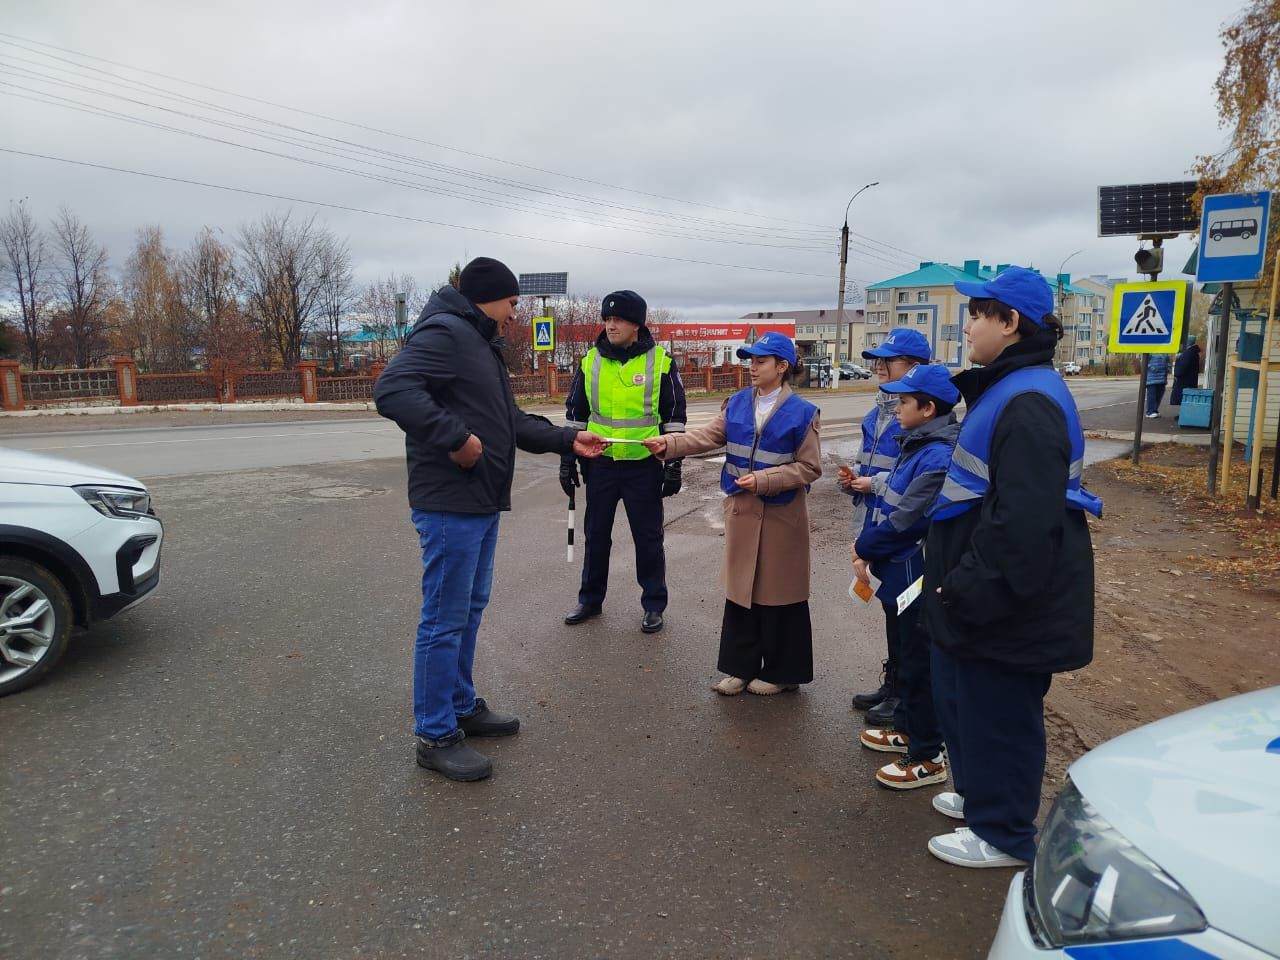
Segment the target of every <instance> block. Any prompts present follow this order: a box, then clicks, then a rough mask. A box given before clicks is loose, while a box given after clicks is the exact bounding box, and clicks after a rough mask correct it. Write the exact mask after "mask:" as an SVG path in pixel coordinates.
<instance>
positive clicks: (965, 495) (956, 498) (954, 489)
mask: <svg viewBox="0 0 1280 960" xmlns="http://www.w3.org/2000/svg"><path fill="white" fill-rule="evenodd" d="M939 498H940V499H942V500H949V501H951V502H952V503H963V502H964V501H966V500H981V499H982V494H980V493H974V492H973V491H972V490H970V489H969V488H968V487H965V486H962V485H961V484H959V483H957V482H956V481H954V480H952V479H951V478H950V477H947V478H946V479H945V480H943V481H942V491H941V493H939Z"/></svg>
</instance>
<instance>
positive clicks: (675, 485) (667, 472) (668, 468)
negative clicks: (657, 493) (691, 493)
mask: <svg viewBox="0 0 1280 960" xmlns="http://www.w3.org/2000/svg"><path fill="white" fill-rule="evenodd" d="M679 492H680V461H679V460H672V461H671V462H670V463H668V464H665V465H664V466H663V468H662V495H663V496H664V497H674V496H675V495H676V494H677V493H679Z"/></svg>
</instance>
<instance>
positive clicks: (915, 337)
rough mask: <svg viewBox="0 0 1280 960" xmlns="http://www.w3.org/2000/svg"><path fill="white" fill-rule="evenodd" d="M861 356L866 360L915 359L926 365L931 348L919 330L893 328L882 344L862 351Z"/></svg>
mask: <svg viewBox="0 0 1280 960" xmlns="http://www.w3.org/2000/svg"><path fill="white" fill-rule="evenodd" d="M862 355H863V356H864V357H866V358H867V359H868V360H874V359H875V358H876V357H881V358H884V357H915V358H916V359H917V360H923V361H925V362H926V363H928V362H929V360H931V359H932V358H933V348H932V347H930V346H929V341H928V340H926V339H925V335H924V334H923V333H921V332H920V331H919V330H912V329H911V328H910V327H894V328H893V329H892V330H890V331H889V336H888V337H886V338H885V341H884V343H882V344H880V346H878V347H872V348H871V349H870V350H863V351H862Z"/></svg>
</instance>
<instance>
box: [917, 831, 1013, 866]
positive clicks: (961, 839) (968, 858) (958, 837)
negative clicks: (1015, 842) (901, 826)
mask: <svg viewBox="0 0 1280 960" xmlns="http://www.w3.org/2000/svg"><path fill="white" fill-rule="evenodd" d="M929 852H930V853H932V854H933V855H934V856H935V857H937V858H938V859H939V860H945V861H946V862H947V863H954V864H955V865H956V866H957V867H1025V866H1026V865H1027V862H1026V861H1025V860H1019V859H1018V858H1017V857H1011V856H1009V854H1007V853H1005V852H1004V851H1002V850H997V849H996V848H995V847H993V846H992V845H991V844H989V843H987V841H985V840H983V839H982V838H981V837H979V836H978V835H977V834H976V833H974V832H973V831H972V830H970V829H969V828H968V827H960V828H959V829H958V830H955V831H953V832H951V833H944V834H942V835H941V836H938V837H934V838H933V839H932V840H930V841H929Z"/></svg>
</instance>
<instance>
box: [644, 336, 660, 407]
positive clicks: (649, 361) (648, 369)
mask: <svg viewBox="0 0 1280 960" xmlns="http://www.w3.org/2000/svg"><path fill="white" fill-rule="evenodd" d="M657 352H658V348H657V347H654V348H653V349H652V350H650V351H648V352H647V353H646V354H645V355H644V415H645V417H646V419H647V418H649V417H653V411H654V409H655V408H656V407H657V399H658V390H657V384H655V383H654V382H653V379H654V378H653V358H654V354H656V353H657ZM653 425H654V426H655V427H656V426H657V425H658V422H657V420H656V418H655V419H654V424H653Z"/></svg>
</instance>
